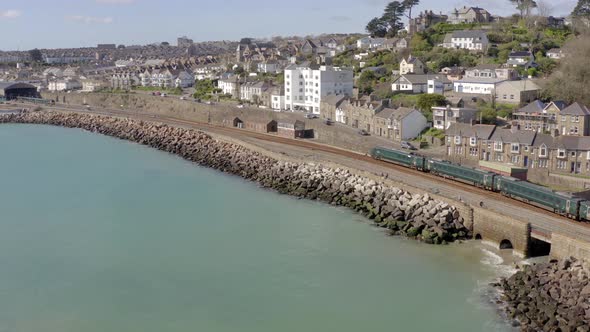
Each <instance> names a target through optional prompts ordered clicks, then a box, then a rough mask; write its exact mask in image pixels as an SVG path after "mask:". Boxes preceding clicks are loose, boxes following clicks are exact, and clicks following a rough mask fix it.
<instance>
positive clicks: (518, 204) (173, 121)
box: [46, 106, 590, 238]
mask: <svg viewBox="0 0 590 332" xmlns="http://www.w3.org/2000/svg"><path fill="white" fill-rule="evenodd" d="M46 108H48V109H54V110H66V111H72V112H82V113H90V114H97V115H109V116H115V117H132V118H137V119H140V120H144V121H157V122H161V123H164V124H168V125H173V126H184V127H190V128H195V129H201V130H205V131H207V130H210V131H211V132H216V133H220V134H227V135H228V136H236V135H237V136H241V137H249V138H254V139H258V140H262V141H266V142H271V143H278V144H284V145H289V146H293V147H299V148H304V149H309V150H312V151H317V152H323V153H329V154H334V155H337V156H340V157H345V158H349V159H352V160H355V161H362V162H365V163H369V164H372V165H376V166H380V167H382V168H386V169H391V170H393V171H395V172H397V173H400V174H406V175H409V176H419V177H421V178H425V179H427V180H428V181H430V182H432V183H433V184H439V185H446V186H452V187H454V188H456V189H460V190H461V191H463V192H465V193H470V194H474V195H477V196H478V197H485V201H490V200H491V201H495V202H499V203H501V204H504V205H506V209H505V211H510V210H512V209H525V210H528V211H531V212H536V213H539V214H543V215H551V216H552V217H553V218H554V219H558V220H561V221H562V222H567V223H576V222H575V221H573V220H571V219H568V218H566V217H563V216H560V215H558V214H554V213H552V212H550V211H547V210H545V209H543V208H540V207H538V206H535V205H531V204H528V203H525V202H522V201H519V200H515V199H512V198H508V197H505V196H503V195H502V194H500V193H496V192H492V191H488V190H485V189H481V188H478V187H475V186H473V185H469V184H466V183H463V182H459V181H455V180H452V179H447V178H442V177H439V176H436V175H433V174H430V173H425V172H421V171H418V170H414V169H410V168H406V167H404V166H401V165H396V164H392V163H389V162H385V161H381V160H375V159H373V158H372V157H370V156H368V155H364V154H361V153H357V152H354V151H350V150H345V149H341V148H337V147H334V146H328V145H324V144H320V143H316V142H310V141H302V140H298V139H290V138H285V137H280V136H276V135H271V134H265V133H258V132H253V131H247V130H244V129H238V128H231V127H225V126H220V125H214V124H210V123H204V122H196V121H188V120H183V119H178V118H175V117H170V116H161V115H158V116H156V115H149V114H142V113H140V112H133V111H120V110H115V109H93V110H86V109H83V107H82V106H79V107H70V106H59V107H46ZM505 211H497V212H501V213H502V212H505ZM507 215H509V214H507ZM576 226H577V227H583V228H584V229H587V230H589V231H590V224H586V223H576ZM532 229H533V235H534V234H539V235H543V237H546V238H550V234H551V233H552V230H551V229H549V228H547V227H543V226H541V225H535V224H533V226H532ZM535 232H536V233H535ZM567 233H570V234H576V232H571V231H569V232H567Z"/></svg>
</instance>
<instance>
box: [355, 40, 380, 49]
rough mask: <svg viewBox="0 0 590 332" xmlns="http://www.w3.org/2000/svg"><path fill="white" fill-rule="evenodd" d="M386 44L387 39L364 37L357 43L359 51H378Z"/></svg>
mask: <svg viewBox="0 0 590 332" xmlns="http://www.w3.org/2000/svg"><path fill="white" fill-rule="evenodd" d="M383 43H385V38H373V37H363V38H360V39H358V40H357V41H356V48H358V49H369V50H372V49H378V48H380V47H382V46H383Z"/></svg>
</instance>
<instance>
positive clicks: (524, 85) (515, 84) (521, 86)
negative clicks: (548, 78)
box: [498, 80, 541, 91]
mask: <svg viewBox="0 0 590 332" xmlns="http://www.w3.org/2000/svg"><path fill="white" fill-rule="evenodd" d="M504 84H506V85H510V88H511V89H512V90H514V91H533V90H540V89H541V88H539V86H538V85H536V84H535V83H534V82H532V81H531V80H520V81H504V82H502V83H500V85H504ZM498 88H499V87H498Z"/></svg>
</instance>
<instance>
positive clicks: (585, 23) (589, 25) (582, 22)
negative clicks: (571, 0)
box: [572, 0, 590, 33]
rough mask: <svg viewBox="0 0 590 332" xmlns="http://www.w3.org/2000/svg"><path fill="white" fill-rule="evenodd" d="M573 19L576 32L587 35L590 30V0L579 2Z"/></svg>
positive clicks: (573, 12) (580, 0) (579, 0)
mask: <svg viewBox="0 0 590 332" xmlns="http://www.w3.org/2000/svg"><path fill="white" fill-rule="evenodd" d="M572 18H573V19H574V20H573V21H574V27H575V29H576V31H578V32H586V33H587V32H588V31H589V29H590V0H578V4H577V5H576V7H575V8H574V10H573V11H572Z"/></svg>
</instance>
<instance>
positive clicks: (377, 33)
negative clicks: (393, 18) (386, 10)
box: [365, 17, 387, 38]
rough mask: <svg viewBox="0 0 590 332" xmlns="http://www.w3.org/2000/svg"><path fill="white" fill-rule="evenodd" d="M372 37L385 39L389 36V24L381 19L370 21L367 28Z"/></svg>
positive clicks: (376, 18)
mask: <svg viewBox="0 0 590 332" xmlns="http://www.w3.org/2000/svg"><path fill="white" fill-rule="evenodd" d="M365 29H366V30H367V32H368V33H369V34H371V37H379V38H382V37H385V35H387V24H386V23H385V22H383V20H382V19H381V18H379V17H375V18H373V19H372V20H370V21H369V23H368V24H367V27H366V28H365Z"/></svg>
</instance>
